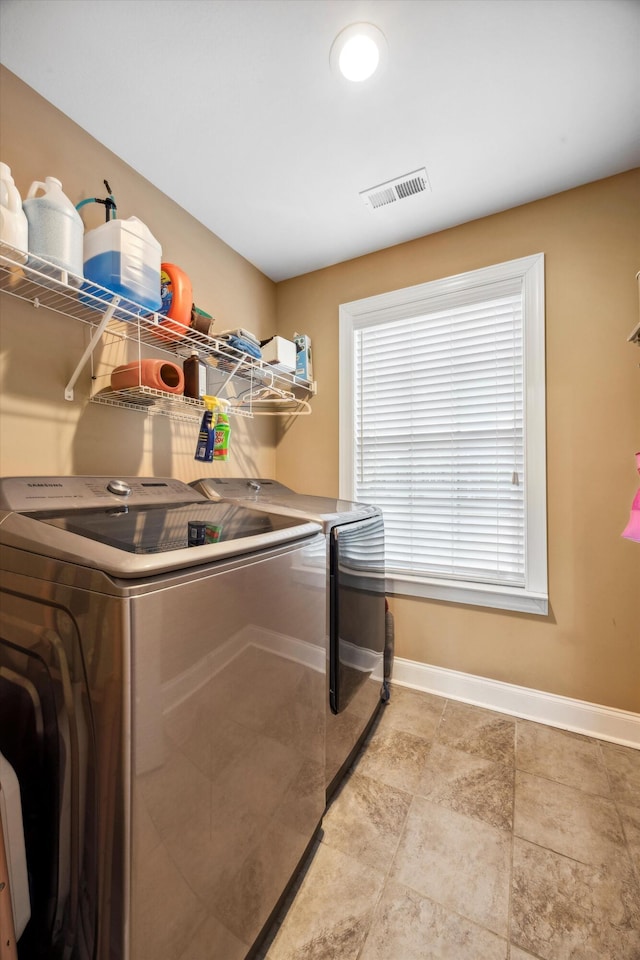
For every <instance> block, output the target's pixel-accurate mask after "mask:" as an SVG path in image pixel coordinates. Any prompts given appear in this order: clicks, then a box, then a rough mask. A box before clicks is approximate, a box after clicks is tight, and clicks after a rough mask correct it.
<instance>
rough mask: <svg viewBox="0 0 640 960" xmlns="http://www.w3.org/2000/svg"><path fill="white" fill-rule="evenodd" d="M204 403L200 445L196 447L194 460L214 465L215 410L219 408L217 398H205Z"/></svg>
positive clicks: (199, 438) (199, 436)
mask: <svg viewBox="0 0 640 960" xmlns="http://www.w3.org/2000/svg"><path fill="white" fill-rule="evenodd" d="M202 401H203V403H204V407H205V410H204V414H203V415H202V422H201V424H200V432H199V434H198V443H197V445H196V452H195V455H194V457H193V459H194V460H202V461H203V463H212V462H213V445H214V441H215V417H214V414H215V410H216V407H217V406H218V401H217V398H216V397H208V396H204V397H203V398H202Z"/></svg>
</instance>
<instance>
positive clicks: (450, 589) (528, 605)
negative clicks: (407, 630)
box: [387, 575, 549, 617]
mask: <svg viewBox="0 0 640 960" xmlns="http://www.w3.org/2000/svg"><path fill="white" fill-rule="evenodd" d="M387 593H389V594H394V595H396V596H407V597H422V598H423V599H427V600H444V601H446V602H448V603H461V604H471V605H472V606H476V607H490V608H493V609H496V610H515V611H516V612H517V613H533V614H536V615H538V616H541V617H546V616H547V615H548V613H549V599H548V596H547V594H546V593H536V592H535V591H532V590H524V589H521V588H518V587H501V586H494V585H493V584H484V583H462V582H456V583H452V582H451V581H447V580H422V579H418V578H417V577H409V576H402V575H397V576H387Z"/></svg>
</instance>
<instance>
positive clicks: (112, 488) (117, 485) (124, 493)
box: [107, 480, 131, 497]
mask: <svg viewBox="0 0 640 960" xmlns="http://www.w3.org/2000/svg"><path fill="white" fill-rule="evenodd" d="M107 490H108V491H109V493H115V495H116V496H117V497H128V496H129V494H130V493H131V487H130V486H129V484H128V483H125V481H124V480H109V483H108V484H107Z"/></svg>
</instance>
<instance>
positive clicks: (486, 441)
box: [354, 281, 525, 585]
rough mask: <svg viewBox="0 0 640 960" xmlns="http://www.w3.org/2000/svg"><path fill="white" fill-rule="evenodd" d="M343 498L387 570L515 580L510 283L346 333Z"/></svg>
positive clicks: (514, 312)
mask: <svg viewBox="0 0 640 960" xmlns="http://www.w3.org/2000/svg"><path fill="white" fill-rule="evenodd" d="M354 354H355V364H354V372H355V397H356V401H355V438H354V440H355V450H354V454H355V464H354V465H355V495H356V499H357V500H362V501H365V502H369V503H376V504H378V505H379V506H381V507H382V508H383V511H384V518H385V534H386V543H387V551H386V558H387V569H388V571H390V572H393V571H398V572H401V571H405V572H407V571H410V572H413V573H429V574H433V575H436V576H438V577H451V578H456V579H463V580H479V581H482V582H493V583H508V584H521V585H522V584H524V536H525V533H524V496H523V494H524V471H523V416H522V294H521V283H520V282H518V281H506V282H503V283H501V284H495V285H493V288H492V290H491V291H490V293H489V295H485V296H484V297H483V299H482V300H481V301H480V302H474V303H469V304H465V305H462V306H452V307H448V308H445V309H439V310H434V311H433V312H431V313H429V314H426V315H421V316H417V317H409V318H407V319H403V320H396V321H392V322H387V323H380V324H374V325H371V326H368V327H365V328H362V329H359V330H357V331H356V336H355V343H354Z"/></svg>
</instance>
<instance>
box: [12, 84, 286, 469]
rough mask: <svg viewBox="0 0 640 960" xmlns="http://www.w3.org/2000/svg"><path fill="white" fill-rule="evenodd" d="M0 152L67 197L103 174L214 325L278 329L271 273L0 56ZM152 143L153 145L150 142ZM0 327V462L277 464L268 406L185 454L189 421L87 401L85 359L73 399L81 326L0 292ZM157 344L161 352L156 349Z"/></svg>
mask: <svg viewBox="0 0 640 960" xmlns="http://www.w3.org/2000/svg"><path fill="white" fill-rule="evenodd" d="M0 69H1V73H0V130H1V141H0V157H1V159H2V160H3V161H4V162H5V163H8V164H9V166H10V167H11V169H12V173H13V176H14V179H15V181H16V185H17V187H18V189H19V191H20V194H21V196H22V197H23V198H24V197H25V196H26V194H27V190H28V189H29V186H30V184H31V183H32V181H34V180H44V178H45V177H46V176H55V177H58V178H59V179H60V180H61V181H62V187H63V190H64V191H65V193H66V194H67V196H68V197H69V199H70V200H71V201H72V202H73V203H78V202H79V201H80V200H82V199H84V198H85V197H93V196H98V197H104V195H105V191H104V185H103V182H102V181H103V180H104V179H107V180H108V181H109V184H110V186H111V188H112V190H113V192H114V195H115V198H116V202H117V204H118V216H121V217H124V218H126V217H130V216H136V217H138V218H139V219H140V220H142V221H143V222H144V223H146V225H147V226H148V227H149V229H150V230H151V232H152V234H153V235H154V236H155V237H156V239H157V240H158V241H159V242H160V244H161V245H162V253H163V259H164V260H165V261H168V262H170V263H176V264H178V265H180V266H181V267H182V268H183V269H185V270H186V271H187V273H188V274H189V276H190V278H191V281H192V284H193V291H194V299H195V302H196V304H197V305H198V306H199V307H201V308H202V309H203V310H206V311H207V312H208V313H211V314H213V316H214V317H215V318H216V327H215V329H216V330H224V329H228V328H232V327H237V326H245V327H249V328H250V329H252V330H254V331H255V332H256V334H258V335H259V336H262V337H267V336H270V335H272V334H274V333H275V332H276V312H275V309H276V293H275V284H274V283H273V282H272V281H271V280H269V279H268V278H267V277H265V276H264V275H263V274H262V273H260V271H259V270H257V269H256V268H255V267H254V266H252V265H251V264H250V263H248V262H247V261H246V260H244V259H243V258H242V257H241V256H239V255H238V254H237V253H235V251H233V250H232V249H231V248H230V247H228V246H227V245H226V244H224V243H223V242H222V241H221V240H220V239H219V238H218V237H216V236H214V235H213V234H212V233H210V232H209V231H208V230H206V229H205V228H204V227H203V226H202V224H200V223H199V222H198V221H197V220H195V219H194V218H193V217H191V216H189V214H187V213H186V212H185V211H184V210H182V209H181V208H180V207H179V206H178V205H177V204H175V203H174V202H173V201H171V200H169V198H168V197H166V196H165V195H164V194H163V193H161V192H160V191H159V190H157V189H156V188H155V187H153V186H152V185H151V184H150V183H149V182H148V181H147V180H145V179H144V178H143V177H141V176H140V175H139V174H137V173H136V172H135V171H134V170H132V169H131V167H129V166H127V164H125V163H124V162H123V161H122V160H120V159H119V158H118V157H116V156H115V155H114V154H112V153H111V152H110V151H108V150H106V149H105V148H104V147H103V146H102V145H101V144H100V143H98V142H97V141H96V140H94V139H93V138H92V137H91V136H89V134H88V133H86V132H85V131H84V130H82V129H81V128H80V127H78V126H77V125H76V124H75V123H73V122H72V121H71V120H69V119H68V118H67V117H65V116H64V115H63V114H62V113H60V112H59V111H58V110H56V109H54V108H53V107H52V106H51V105H50V104H49V103H47V101H45V100H44V99H43V98H42V97H40V96H38V94H36V93H35V92H34V91H33V90H32V89H31V88H30V87H28V86H26V85H25V84H24V83H22V82H21V81H20V80H19V79H18V78H17V77H15V76H14V75H13V74H12V73H10V72H9V71H8V70H6V69H5V68H4V67H2V68H0ZM152 148H153V145H150V149H152ZM82 217H83V219H84V222H85V226H86V227H87V228H88V229H90V228H92V227H96V226H98V225H99V224H100V223H102V222H103V221H104V207H100V206H98V205H97V204H91V205H88V206H86V207H84V208H83V210H82ZM0 309H1V311H2V326H1V334H0V472H1V473H2V474H3V475H4V476H9V475H22V474H24V475H30V474H34V475H35V474H58V473H60V474H67V473H70V474H73V473H75V474H108V475H114V474H115V475H131V476H135V475H146V474H150V475H154V476H174V477H178V478H179V479H182V480H192V479H195V478H196V477H198V476H209V475H217V474H226V475H231V474H244V473H246V474H263V475H273V474H274V472H275V418H267V417H263V418H261V419H258V418H256V419H255V420H252V421H248V420H245V419H240V418H235V419H234V420H233V421H232V424H231V426H232V444H231V450H232V458H231V460H230V461H229V462H228V463H227V464H219V465H218V464H216V465H215V466H213V465H209V466H207V465H205V464H201V463H198V462H197V461H194V459H193V453H194V450H195V445H196V438H197V433H198V426H199V425H198V423H197V422H195V423H186V424H185V423H180V422H174V421H171V420H169V419H168V418H167V417H164V416H147V415H146V414H140V413H138V412H135V411H128V410H122V409H115V408H109V407H105V406H100V405H98V404H91V403H87V402H86V401H87V397H88V395H89V392H90V386H91V382H90V371H89V367H87V368H86V370H85V371H84V372H83V373H82V374H81V376H80V379H79V381H78V384H77V387H76V391H75V396H76V399H75V400H74V401H72V402H69V401H66V400H65V399H64V387H65V384H66V383H67V382H68V379H69V377H70V375H71V374H72V372H73V370H74V369H75V366H76V363H77V361H78V360H79V359H80V357H81V356H82V353H83V352H84V349H85V345H86V343H87V340H88V332H87V331H88V328H87V327H85V326H84V325H83V324H81V323H79V322H77V321H73V320H69V319H67V318H66V317H60V316H57V315H56V314H54V313H51V312H50V311H47V310H44V309H40V310H37V309H35V308H34V307H33V306H31V305H30V304H25V303H22V302H20V301H18V300H15V299H13V298H10V297H8V296H6V295H4V294H3V295H2V297H1V298H0ZM128 349H129V350H130V347H129V348H127V345H126V344H125V345H123V344H122V343H119V344H118V343H114V344H112V345H111V346H106V347H105V346H101V347H100V348H99V349H98V350H97V351H96V354H95V357H96V359H97V360H98V366H97V369H96V371H95V372H96V373H97V374H98V376H99V379H98V380H97V381H96V385H97V387H98V388H100V387H103V386H107V385H108V372H109V371H110V369H111V367H112V365H113V364H114V363H122V362H125V361H126V360H128V359H133V358H134V357H135V354H131V353H128V352H127V350H128ZM156 355H157V356H160V355H161V354H156Z"/></svg>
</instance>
